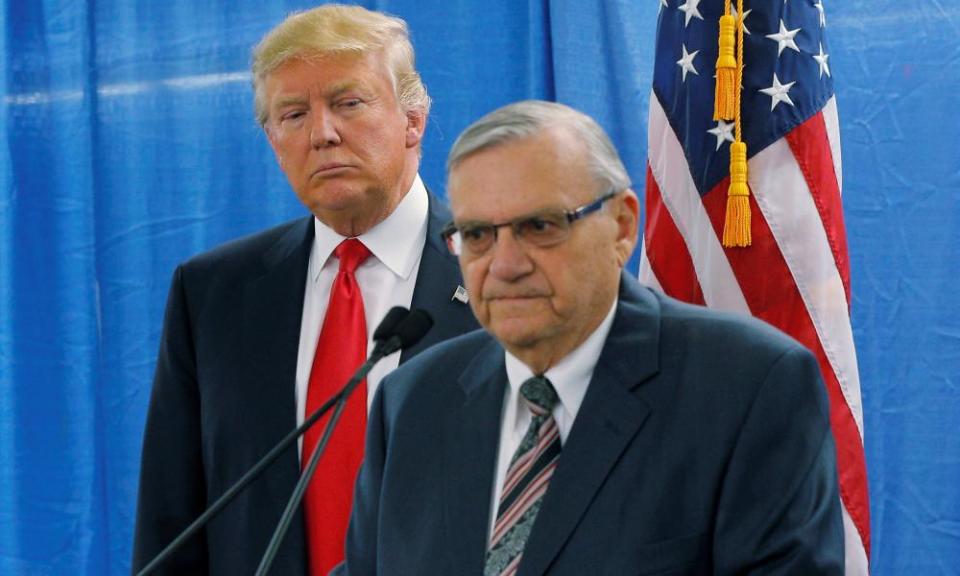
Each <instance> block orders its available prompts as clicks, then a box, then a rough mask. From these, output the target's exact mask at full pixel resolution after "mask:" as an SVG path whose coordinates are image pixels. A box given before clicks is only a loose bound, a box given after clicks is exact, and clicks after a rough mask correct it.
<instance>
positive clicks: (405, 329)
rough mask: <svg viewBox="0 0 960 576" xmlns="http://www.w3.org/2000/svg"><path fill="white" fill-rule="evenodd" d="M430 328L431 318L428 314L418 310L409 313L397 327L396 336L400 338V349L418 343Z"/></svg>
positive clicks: (431, 324)
mask: <svg viewBox="0 0 960 576" xmlns="http://www.w3.org/2000/svg"><path fill="white" fill-rule="evenodd" d="M432 326H433V318H431V317H430V315H429V314H427V313H426V312H424V311H423V310H420V309H417V310H414V311H413V312H411V313H410V315H409V316H407V317H406V318H404V319H403V321H402V322H401V323H400V325H399V326H397V336H398V337H399V338H400V345H401V347H403V348H407V347H409V346H412V345H414V344H416V343H417V342H419V341H420V339H421V338H423V336H424V335H425V334H426V333H427V332H428V331H429V330H430V328H431V327H432Z"/></svg>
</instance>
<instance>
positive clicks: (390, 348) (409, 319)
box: [256, 309, 433, 576]
mask: <svg viewBox="0 0 960 576" xmlns="http://www.w3.org/2000/svg"><path fill="white" fill-rule="evenodd" d="M391 312H393V311H392V310H391ZM388 316H389V314H388ZM432 326H433V318H431V317H430V315H429V314H427V313H426V312H425V311H423V310H420V309H417V310H414V311H413V312H410V313H409V315H406V317H405V318H403V319H402V320H400V321H399V322H398V323H397V326H396V330H395V331H394V332H393V334H391V335H390V336H389V337H388V338H386V339H385V340H383V341H382V342H378V343H377V346H376V347H375V348H374V350H373V353H372V354H370V359H369V360H367V361H366V362H364V364H363V366H361V367H360V368H359V369H358V370H357V372H356V374H354V375H353V378H351V379H350V381H349V382H347V383H346V385H345V386H344V387H343V388H342V389H341V390H340V392H338V393H337V394H336V395H335V396H334V397H335V398H336V399H337V400H336V402H337V404H336V406H335V407H334V409H333V414H331V415H330V420H329V421H328V422H327V426H326V427H325V428H324V429H323V436H321V437H320V441H319V442H318V443H317V447H316V448H315V449H314V451H313V455H312V456H310V461H309V462H308V463H307V466H306V467H305V468H304V469H303V473H302V474H301V475H300V480H299V481H297V485H296V487H295V488H294V489H293V493H292V494H291V495H290V500H288V501H287V507H286V509H285V510H284V511H283V516H282V517H281V518H280V522H279V523H278V524H277V528H276V530H274V532H273V536H272V537H271V538H270V544H268V545H267V550H266V551H265V552H264V553H263V558H262V559H261V560H260V567H259V568H257V573H256V576H266V574H267V572H268V571H269V570H270V566H271V565H272V564H273V559H274V557H275V556H276V555H277V551H278V550H279V549H280V543H281V542H283V537H284V536H286V535H287V530H288V529H289V528H290V523H291V522H292V521H293V516H294V514H295V513H296V511H297V508H299V507H300V502H301V500H303V495H304V494H305V493H306V491H307V485H308V484H309V483H310V479H311V478H313V473H314V472H315V471H316V469H317V462H319V461H320V456H321V455H322V454H323V450H324V448H326V445H327V441H328V440H330V436H331V434H333V430H334V428H336V426H337V421H338V420H339V419H340V413H341V412H343V408H344V406H346V403H347V399H348V398H349V397H350V394H351V393H352V392H353V390H354V389H355V388H356V387H357V385H358V384H359V383H360V382H361V381H362V380H363V379H364V377H366V375H367V372H369V371H370V368H372V367H373V364H374V363H375V362H376V361H377V360H379V359H380V358H383V357H384V356H386V355H388V354H392V353H393V352H396V351H397V350H399V349H400V348H406V347H409V346H412V345H413V344H416V343H417V342H419V341H420V339H421V338H423V336H424V335H425V334H426V333H427V332H428V331H429V330H430V328H431V327H432ZM378 330H379V328H378ZM381 344H382V346H381ZM364 367H367V368H366V370H364Z"/></svg>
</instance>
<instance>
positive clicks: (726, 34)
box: [713, 13, 737, 120]
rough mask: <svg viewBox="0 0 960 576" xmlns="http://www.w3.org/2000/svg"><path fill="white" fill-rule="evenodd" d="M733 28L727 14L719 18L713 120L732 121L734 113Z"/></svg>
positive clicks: (732, 21)
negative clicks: (718, 45)
mask: <svg viewBox="0 0 960 576" xmlns="http://www.w3.org/2000/svg"><path fill="white" fill-rule="evenodd" d="M735 26H736V22H735V20H734V18H733V16H731V15H730V14H729V13H727V14H725V15H723V16H721V17H720V52H719V56H718V57H717V88H716V94H715V97H714V100H713V119H714V120H733V116H734V114H735V113H736V90H737V85H736V83H737V59H736V58H734V56H733V46H734V28H735Z"/></svg>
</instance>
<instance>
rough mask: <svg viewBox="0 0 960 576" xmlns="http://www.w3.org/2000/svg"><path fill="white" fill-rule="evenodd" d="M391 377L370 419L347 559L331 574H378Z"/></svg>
mask: <svg viewBox="0 0 960 576" xmlns="http://www.w3.org/2000/svg"><path fill="white" fill-rule="evenodd" d="M389 380H390V378H389V377H387V379H385V380H384V381H383V382H381V383H380V386H379V387H378V390H377V393H376V395H375V396H374V399H373V404H372V406H371V408H370V414H369V416H368V417H367V440H366V448H365V450H366V452H365V453H364V458H363V465H362V466H361V467H360V472H359V474H358V475H357V484H356V488H355V490H354V495H353V509H352V512H351V515H350V528H349V529H348V531H347V552H346V560H345V561H344V563H343V564H341V565H340V566H338V567H337V569H336V570H334V571H333V572H332V573H331V574H336V575H338V576H342V575H345V574H349V575H350V576H373V575H375V574H376V573H377V565H378V562H379V561H378V558H377V533H378V520H379V517H380V487H381V485H382V482H383V469H384V462H385V460H386V445H387V443H386V435H387V430H386V424H385V422H384V398H383V396H384V390H386V389H388V388H389V387H390V384H389Z"/></svg>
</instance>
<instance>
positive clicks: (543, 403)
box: [520, 376, 558, 416]
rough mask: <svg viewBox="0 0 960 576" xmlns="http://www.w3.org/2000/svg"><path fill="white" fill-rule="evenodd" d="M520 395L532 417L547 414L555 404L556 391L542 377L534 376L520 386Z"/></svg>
mask: <svg viewBox="0 0 960 576" xmlns="http://www.w3.org/2000/svg"><path fill="white" fill-rule="evenodd" d="M520 394H521V395H522V396H523V398H524V400H526V401H527V406H529V407H530V411H531V412H533V414H534V416H543V415H546V414H549V413H550V411H551V410H553V407H554V406H556V404H557V400H558V398H557V391H556V390H554V389H553V384H551V383H550V381H549V380H547V379H546V378H545V377H544V376H534V377H533V378H530V379H528V380H527V381H526V382H524V383H523V384H521V385H520Z"/></svg>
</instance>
